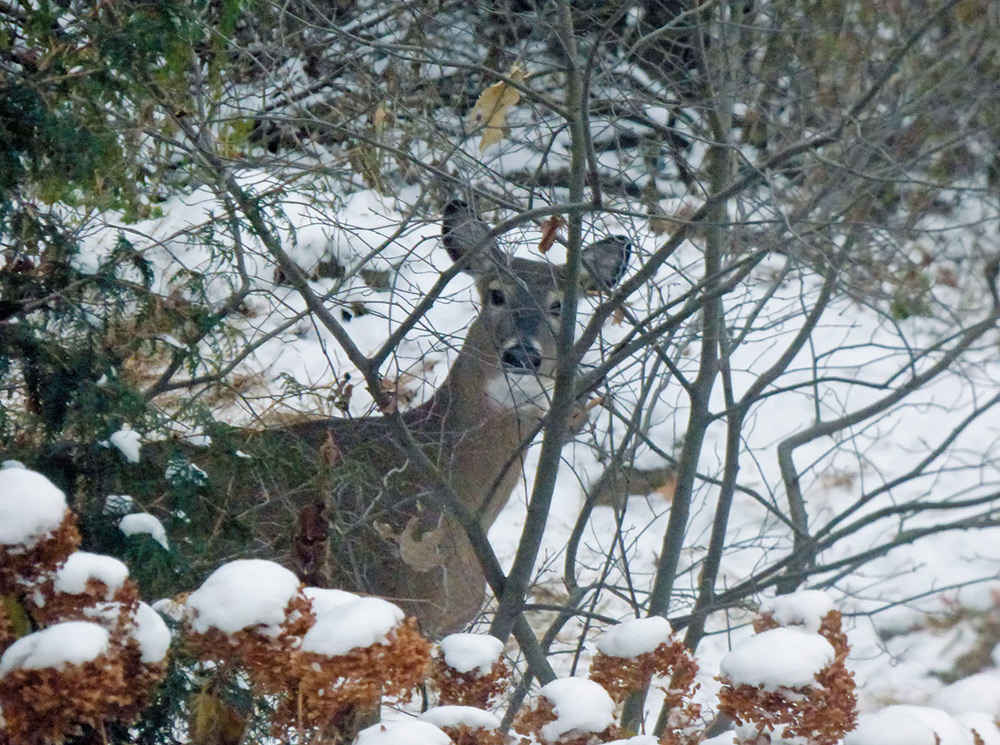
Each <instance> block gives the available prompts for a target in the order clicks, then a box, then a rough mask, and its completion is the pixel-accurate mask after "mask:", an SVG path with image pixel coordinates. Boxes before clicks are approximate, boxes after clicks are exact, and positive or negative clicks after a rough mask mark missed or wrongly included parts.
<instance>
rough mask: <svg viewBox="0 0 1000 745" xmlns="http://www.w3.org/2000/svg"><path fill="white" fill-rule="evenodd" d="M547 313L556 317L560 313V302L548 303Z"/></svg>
mask: <svg viewBox="0 0 1000 745" xmlns="http://www.w3.org/2000/svg"><path fill="white" fill-rule="evenodd" d="M549 313H551V314H552V315H554V316H558V315H559V314H560V313H562V300H553V301H552V302H551V303H549Z"/></svg>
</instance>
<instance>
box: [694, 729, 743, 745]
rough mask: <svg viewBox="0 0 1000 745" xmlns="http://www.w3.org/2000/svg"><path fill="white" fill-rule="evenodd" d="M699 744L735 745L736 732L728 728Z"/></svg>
mask: <svg viewBox="0 0 1000 745" xmlns="http://www.w3.org/2000/svg"><path fill="white" fill-rule="evenodd" d="M701 745H736V733H735V732H733V731H732V730H730V731H729V732H723V733H722V734H721V735H716V736H715V737H711V738H709V739H708V740H705V741H704V742H702V743H701Z"/></svg>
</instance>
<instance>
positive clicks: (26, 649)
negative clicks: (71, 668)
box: [0, 621, 111, 678]
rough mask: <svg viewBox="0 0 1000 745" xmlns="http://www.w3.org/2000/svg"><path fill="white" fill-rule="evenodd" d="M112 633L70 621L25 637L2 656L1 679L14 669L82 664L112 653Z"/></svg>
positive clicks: (87, 622) (37, 668) (94, 626)
mask: <svg viewBox="0 0 1000 745" xmlns="http://www.w3.org/2000/svg"><path fill="white" fill-rule="evenodd" d="M110 640H111V637H110V634H109V633H108V632H107V630H106V629H104V628H103V627H102V626H98V625H97V624H96V623H91V622H90V621H66V622H65V623H57V624H53V625H52V626H49V627H48V628H45V629H42V630H41V631H36V632H34V633H32V634H28V635H27V636H22V637H21V638H20V639H18V640H17V641H16V642H14V643H13V644H11V645H10V646H9V647H8V648H7V650H6V651H5V652H4V653H3V657H0V678H2V677H4V676H5V675H7V673H9V672H11V671H12V670H41V669H43V668H47V667H54V668H62V667H64V666H65V665H81V664H83V663H85V662H90V661H91V660H93V659H95V658H97V657H98V656H100V655H102V654H104V653H105V652H106V651H107V650H108V645H109V644H110Z"/></svg>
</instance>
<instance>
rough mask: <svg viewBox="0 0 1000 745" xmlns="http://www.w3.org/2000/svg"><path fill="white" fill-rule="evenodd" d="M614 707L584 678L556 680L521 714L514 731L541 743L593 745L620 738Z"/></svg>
mask: <svg viewBox="0 0 1000 745" xmlns="http://www.w3.org/2000/svg"><path fill="white" fill-rule="evenodd" d="M614 713H615V703H614V701H613V700H612V699H611V696H609V695H608V692H607V691H605V690H604V688H602V687H601V686H600V685H599V684H598V683H595V682H594V681H592V680H588V679H587V678H557V679H556V680H553V681H552V682H550V683H547V684H545V685H544V686H542V688H541V690H540V691H539V692H538V697H537V698H536V700H535V705H534V707H532V708H529V709H526V710H524V711H522V712H521V713H520V714H519V715H518V717H517V719H516V720H515V721H514V729H515V730H517V731H518V732H520V733H522V734H525V735H527V734H534V735H535V736H536V737H538V739H539V740H540V741H541V742H545V743H559V745H594V744H595V743H602V742H607V741H609V740H613V739H615V738H617V737H620V732H619V730H618V727H617V726H616V725H615V716H614Z"/></svg>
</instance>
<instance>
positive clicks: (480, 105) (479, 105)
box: [469, 62, 526, 152]
mask: <svg viewBox="0 0 1000 745" xmlns="http://www.w3.org/2000/svg"><path fill="white" fill-rule="evenodd" d="M507 77H508V78H509V79H510V80H512V81H514V82H516V83H519V84H520V83H523V82H524V80H525V78H526V72H525V70H524V68H523V67H521V65H519V64H518V63H516V62H515V63H514V65H513V66H512V67H511V68H510V71H509V72H508V73H507ZM520 100H521V94H520V93H518V92H517V89H516V88H514V87H513V86H511V85H508V84H507V82H506V81H503V80H501V81H500V82H499V83H494V84H493V85H491V86H490V87H489V88H487V89H486V90H484V91H483V92H482V93H480V94H479V99H478V100H477V101H476V105H475V106H473V107H472V111H470V112H469V122H470V124H471V125H472V126H473V127H475V128H477V129H478V128H480V127H482V128H483V137H482V139H481V140H480V141H479V152H483V151H484V150H485V149H486V148H488V147H489V146H490V145H495V144H496V143H498V142H500V140H502V139H503V128H504V125H505V124H506V122H507V114H508V112H509V111H510V110H511V109H512V108H513V107H514V106H515V105H516V104H517V102H518V101H520Z"/></svg>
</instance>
